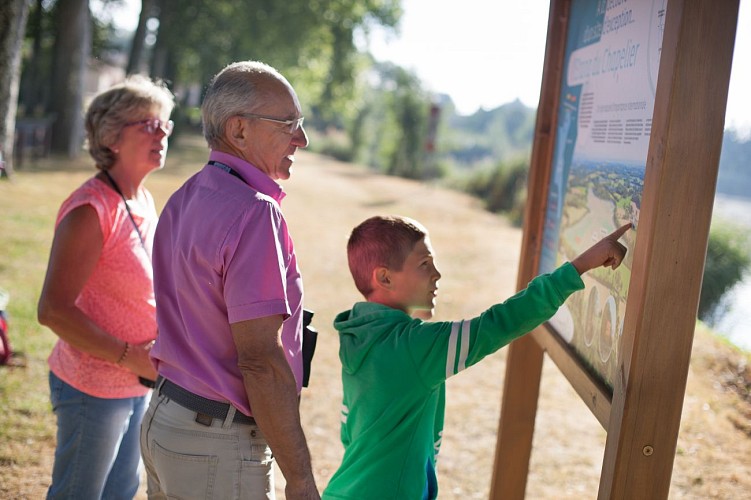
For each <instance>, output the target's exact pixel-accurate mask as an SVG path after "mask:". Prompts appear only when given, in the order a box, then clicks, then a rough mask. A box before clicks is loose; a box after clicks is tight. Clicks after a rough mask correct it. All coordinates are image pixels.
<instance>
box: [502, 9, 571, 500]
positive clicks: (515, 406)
mask: <svg viewBox="0 0 751 500" xmlns="http://www.w3.org/2000/svg"><path fill="white" fill-rule="evenodd" d="M570 3H571V2H570V0H564V1H551V3H550V13H549V15H548V38H547V44H546V46H545V66H544V70H543V75H542V88H541V91H540V104H539V106H538V108H537V121H536V124H535V138H534V146H533V149H532V158H531V161H530V165H531V166H532V168H530V178H529V179H528V196H527V204H526V207H525V213H524V221H525V222H524V238H523V240H522V250H521V257H520V261H519V271H518V275H517V276H518V277H517V283H516V287H517V290H521V289H522V288H525V287H526V286H527V284H528V283H529V281H530V280H531V279H532V278H534V276H535V275H536V274H537V267H538V262H539V255H540V245H541V241H542V228H543V224H544V219H545V210H540V209H539V207H541V206H543V207H544V206H545V199H546V197H547V186H548V182H549V179H550V165H551V158H552V156H553V148H554V146H555V134H554V130H555V124H556V119H557V116H558V96H559V88H560V84H561V78H562V72H563V52H564V48H565V46H566V26H567V21H568V12H569V7H570ZM543 354H544V351H543V348H542V347H541V346H540V345H538V344H537V343H536V342H535V340H534V339H533V338H532V337H531V336H525V337H522V338H521V339H518V340H516V341H514V342H513V343H512V344H511V346H509V351H508V357H507V360H506V376H505V379H504V389H503V399H502V401H501V417H500V421H499V423H498V438H497V440H496V450H495V467H494V468H493V477H492V479H491V486H490V498H491V499H494V500H500V499H504V500H507V499H509V500H513V499H522V498H524V491H525V488H526V485H527V475H528V473H529V458H530V455H531V453H532V436H533V434H534V429H535V414H536V413H537V400H538V398H539V391H540V378H541V376H542V362H543Z"/></svg>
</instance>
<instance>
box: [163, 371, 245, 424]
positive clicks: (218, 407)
mask: <svg viewBox="0 0 751 500" xmlns="http://www.w3.org/2000/svg"><path fill="white" fill-rule="evenodd" d="M160 382H161V380H159V381H157V387H158V386H159V383H160ZM159 393H160V394H164V395H165V396H167V397H168V398H170V399H171V400H172V401H174V402H175V403H177V404H179V405H180V406H183V407H185V408H187V409H189V410H191V411H194V412H196V414H197V415H196V422H198V423H199V424H203V425H206V426H210V425H211V420H212V419H214V418H218V419H219V420H222V421H224V420H225V419H226V418H227V412H228V411H229V408H230V405H229V403H221V402H219V401H214V400H213V399H207V398H204V397H201V396H199V395H198V394H193V393H192V392H190V391H188V390H186V389H183V388H182V387H180V386H179V385H177V384H175V383H174V382H170V381H169V380H168V379H164V382H163V383H162V385H161V389H160V390H159ZM232 422H233V423H236V424H251V425H255V423H256V421H255V419H254V418H253V417H249V416H247V415H245V414H244V413H242V412H241V411H239V410H237V411H236V412H235V418H233V419H232Z"/></svg>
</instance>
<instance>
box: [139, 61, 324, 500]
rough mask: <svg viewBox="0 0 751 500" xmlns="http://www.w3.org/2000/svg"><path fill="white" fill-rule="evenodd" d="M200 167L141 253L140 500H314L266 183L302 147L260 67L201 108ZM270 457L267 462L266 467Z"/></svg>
mask: <svg viewBox="0 0 751 500" xmlns="http://www.w3.org/2000/svg"><path fill="white" fill-rule="evenodd" d="M202 115H203V128H204V135H205V137H206V141H207V142H208V145H209V147H210V149H211V152H210V155H209V161H208V163H207V164H206V165H205V166H204V167H203V169H202V170H201V171H200V172H198V173H197V174H195V175H194V176H193V177H191V178H190V179H189V180H188V181H187V182H186V183H185V184H184V185H183V186H182V187H181V188H180V189H179V190H178V191H176V192H175V194H174V195H172V197H171V198H170V200H169V201H168V202H167V205H166V206H165V208H164V211H163V212H162V215H161V219H160V223H159V225H158V228H157V231H156V236H155V241H154V256H153V260H154V289H155V294H156V301H157V304H158V307H157V321H158V325H159V336H158V339H157V341H156V344H155V345H154V348H153V349H152V351H151V352H152V359H153V361H154V362H155V364H156V367H157V370H158V372H159V379H158V380H157V387H156V390H155V394H154V396H153V398H152V401H151V404H150V407H149V410H148V412H147V415H146V418H144V423H143V425H142V430H141V449H142V453H143V456H144V463H145V465H146V470H147V474H148V493H149V497H150V498H166V497H169V498H223V499H228V498H243V499H249V498H273V497H274V478H273V467H272V466H273V461H274V459H275V460H276V461H277V463H278V464H279V467H280V469H281V471H282V473H283V474H284V477H285V479H286V496H287V498H319V495H318V491H317V489H316V486H315V481H314V478H313V473H312V467H311V462H310V453H309V451H308V447H307V444H306V441H305V436H304V434H303V430H302V427H301V425H300V415H299V406H298V403H299V394H300V388H301V380H302V350H301V338H302V319H303V308H302V296H303V288H302V279H301V277H300V272H299V270H298V267H297V260H296V257H295V251H294V247H293V244H292V239H291V238H290V235H289V233H288V231H287V224H286V221H285V219H284V216H283V214H282V212H281V208H280V202H281V200H282V198H283V197H284V192H283V191H282V188H281V187H280V186H279V185H278V184H277V182H276V181H278V180H281V179H288V178H289V176H290V171H291V168H292V164H293V163H294V161H295V157H294V154H295V151H296V150H297V148H304V147H306V146H307V145H308V138H307V136H306V134H305V130H304V129H303V127H302V123H303V117H302V115H301V110H300V103H299V101H298V99H297V95H296V94H295V91H294V90H293V88H292V86H291V85H290V84H289V82H288V81H287V80H286V79H285V78H284V77H283V76H282V75H281V74H279V73H278V72H277V71H276V70H275V69H273V68H271V67H270V66H268V65H266V64H263V63H259V62H239V63H234V64H231V65H229V66H227V67H226V68H225V69H223V70H222V71H221V72H219V73H218V74H217V75H216V76H215V77H214V79H213V80H212V82H211V84H210V86H209V89H208V91H207V92H206V96H205V99H204V103H203V106H202ZM272 453H273V455H272Z"/></svg>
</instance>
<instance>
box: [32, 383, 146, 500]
mask: <svg viewBox="0 0 751 500" xmlns="http://www.w3.org/2000/svg"><path fill="white" fill-rule="evenodd" d="M49 379H50V400H51V401H52V409H53V410H54V412H55V415H57V448H56V449H55V465H54V467H53V469H52V484H51V485H50V488H49V490H48V491H47V498H48V499H52V498H54V499H57V498H66V499H84V498H85V499H98V498H103V499H121V498H122V499H128V500H130V499H132V498H133V497H134V496H135V494H136V492H137V491H138V483H139V463H140V460H141V452H140V447H139V433H140V427H141V419H142V418H143V414H144V411H145V410H146V405H147V404H148V399H149V396H143V397H136V398H123V399H102V398H96V397H93V396H89V395H88V394H85V393H83V392H81V391H79V390H76V389H74V388H73V387H71V386H70V385H68V384H66V383H65V382H63V381H62V380H60V379H59V378H58V377H57V376H56V375H55V374H54V373H52V372H50V377H49Z"/></svg>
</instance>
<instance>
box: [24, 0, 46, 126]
mask: <svg viewBox="0 0 751 500" xmlns="http://www.w3.org/2000/svg"><path fill="white" fill-rule="evenodd" d="M35 3H36V5H35V7H34V10H33V11H31V12H30V13H29V16H30V17H29V21H28V24H27V26H26V33H27V34H30V33H31V34H32V36H33V42H32V46H31V54H30V56H29V57H28V59H27V60H26V62H25V63H24V64H23V72H22V73H21V92H20V94H19V106H23V109H24V110H25V114H26V115H28V116H38V115H41V114H43V113H44V111H45V109H47V107H48V106H47V99H46V95H48V94H49V92H48V91H46V89H47V86H48V85H49V72H47V74H46V75H45V66H44V55H43V53H42V38H43V36H44V26H43V23H42V21H43V18H44V0H36V2H35Z"/></svg>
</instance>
